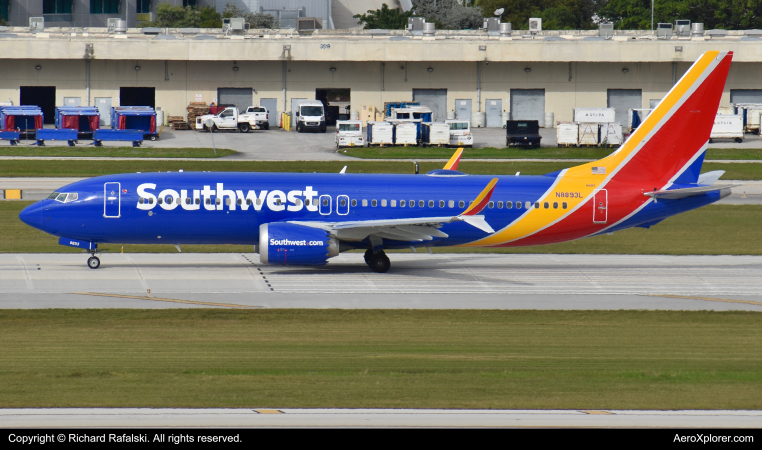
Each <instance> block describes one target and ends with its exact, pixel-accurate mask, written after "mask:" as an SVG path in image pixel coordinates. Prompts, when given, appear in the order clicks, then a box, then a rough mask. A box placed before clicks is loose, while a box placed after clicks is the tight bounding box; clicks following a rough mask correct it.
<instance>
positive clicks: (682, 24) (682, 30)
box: [675, 20, 691, 37]
mask: <svg viewBox="0 0 762 450" xmlns="http://www.w3.org/2000/svg"><path fill="white" fill-rule="evenodd" d="M675 35H677V37H689V36H690V35H691V21H690V20H675Z"/></svg>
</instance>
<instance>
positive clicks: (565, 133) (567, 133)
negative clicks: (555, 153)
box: [556, 122, 579, 147]
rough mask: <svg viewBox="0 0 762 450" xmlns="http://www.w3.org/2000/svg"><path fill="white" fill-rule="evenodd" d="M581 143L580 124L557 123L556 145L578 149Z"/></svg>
mask: <svg viewBox="0 0 762 450" xmlns="http://www.w3.org/2000/svg"><path fill="white" fill-rule="evenodd" d="M578 141H579V124H578V123H576V122H557V123H556V144H557V145H558V146H559V147H576V146H577V143H578Z"/></svg>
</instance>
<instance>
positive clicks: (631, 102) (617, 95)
mask: <svg viewBox="0 0 762 450" xmlns="http://www.w3.org/2000/svg"><path fill="white" fill-rule="evenodd" d="M608 107H609V108H614V109H615V110H616V113H615V115H614V120H615V121H617V122H619V123H620V124H622V126H626V125H627V121H628V115H629V111H630V108H642V107H643V92H642V91H641V90H640V89H609V90H608Z"/></svg>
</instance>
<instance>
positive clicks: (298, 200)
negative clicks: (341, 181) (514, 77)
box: [294, 198, 346, 206]
mask: <svg viewBox="0 0 762 450" xmlns="http://www.w3.org/2000/svg"><path fill="white" fill-rule="evenodd" d="M343 201H344V203H345V204H346V200H343ZM294 205H296V206H302V199H300V198H297V199H296V201H295V202H294ZM342 206H343V205H342Z"/></svg>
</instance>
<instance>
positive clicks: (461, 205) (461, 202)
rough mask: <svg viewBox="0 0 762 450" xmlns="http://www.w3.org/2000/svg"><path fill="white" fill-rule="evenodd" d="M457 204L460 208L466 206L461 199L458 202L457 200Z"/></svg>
mask: <svg viewBox="0 0 762 450" xmlns="http://www.w3.org/2000/svg"><path fill="white" fill-rule="evenodd" d="M458 206H459V207H461V208H463V207H465V206H466V202H464V201H463V200H461V201H459V202H458Z"/></svg>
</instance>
